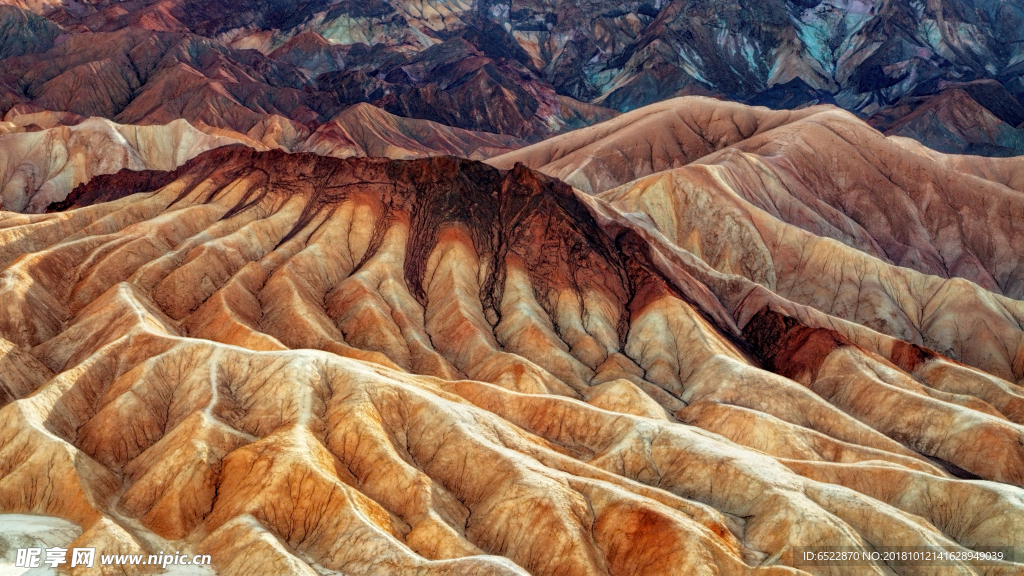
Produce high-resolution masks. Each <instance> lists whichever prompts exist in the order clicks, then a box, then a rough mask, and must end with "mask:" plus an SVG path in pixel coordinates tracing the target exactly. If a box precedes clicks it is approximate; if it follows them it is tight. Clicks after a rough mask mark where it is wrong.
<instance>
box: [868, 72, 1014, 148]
mask: <svg viewBox="0 0 1024 576" xmlns="http://www.w3.org/2000/svg"><path fill="white" fill-rule="evenodd" d="M867 121H868V123H870V124H871V125H872V126H874V127H876V128H878V129H879V130H881V131H882V132H885V133H886V134H887V135H890V136H904V137H907V138H913V139H915V140H917V141H918V142H921V143H922V144H924V145H925V146H928V147H929V148H932V149H934V150H938V151H939V152H946V153H953V154H974V155H982V156H1018V155H1020V154H1024V106H1022V105H1021V104H1020V103H1019V102H1018V101H1017V100H1015V99H1014V98H1013V97H1012V96H1011V95H1010V94H1009V92H1007V91H1006V89H1005V88H1003V86H1002V85H1000V84H999V83H997V82H994V81H979V82H972V83H966V84H953V85H950V86H948V87H947V88H945V89H944V90H943V91H942V92H940V93H939V94H936V95H931V96H922V97H909V98H904V99H902V100H900V102H899V103H898V104H896V105H894V106H893V107H891V108H888V109H886V110H883V111H881V112H878V113H876V114H874V115H872V116H871V117H870V118H868V120H867Z"/></svg>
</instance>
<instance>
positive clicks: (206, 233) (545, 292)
mask: <svg viewBox="0 0 1024 576" xmlns="http://www.w3.org/2000/svg"><path fill="white" fill-rule="evenodd" d="M705 169H707V168H705ZM643 183H644V181H643V180H641V181H639V182H638V183H636V184H635V185H634V191H633V192H632V193H630V194H626V192H617V193H616V194H619V195H620V196H621V198H617V199H616V201H618V202H622V203H623V204H622V205H629V203H630V202H639V200H637V199H643V198H645V197H648V195H649V194H652V193H653V192H651V191H650V190H651V188H650V187H647V188H646V189H641V188H638V187H639V186H641V185H642V184H643ZM686 194H690V196H687V195H686ZM691 196H693V195H692V194H691V193H690V192H688V191H687V190H685V189H682V190H681V191H680V192H678V193H677V195H676V196H674V198H675V201H676V202H681V201H683V200H685V201H686V202H688V205H690V206H691V207H695V208H693V209H694V210H698V211H699V210H702V209H703V208H702V206H704V204H702V203H701V202H702V201H701V200H700V198H697V197H692V198H691ZM678 205H679V204H671V205H669V206H668V207H667V208H666V209H665V210H663V211H661V212H660V213H662V214H664V215H665V216H664V217H665V218H678V215H679V214H680V212H679V211H678V210H676V209H674V207H675V206H678ZM735 206H739V204H731V205H722V206H721V207H720V208H718V209H717V210H718V213H721V214H722V215H723V216H722V218H720V220H719V222H721V221H723V220H724V221H728V219H729V218H735V219H736V220H740V219H743V218H746V219H747V220H748V221H747V222H746V224H743V225H744V226H746V228H745V229H746V230H748V231H749V230H753V229H756V230H758V231H761V230H764V231H765V232H764V234H765V236H764V238H767V237H768V235H767V230H768V229H767V228H759V227H758V226H763V223H762V222H761V221H760V220H758V219H757V218H755V217H754V216H752V215H751V214H752V212H753V209H747V210H748V211H747V213H746V214H745V215H744V214H743V213H742V212H739V211H735V212H729V211H732V210H739V208H734V207H735ZM62 208H65V210H64V211H60V212H54V213H51V214H46V215H20V214H13V213H9V212H4V213H0V215H2V218H0V270H2V272H0V307H2V308H0V338H3V340H0V343H3V346H4V347H3V348H0V350H5V351H6V352H4V353H3V354H4V355H3V356H0V358H2V360H0V362H6V364H5V366H7V365H9V367H10V368H6V367H5V368H4V370H3V371H2V372H0V374H2V375H3V376H0V378H5V379H6V378H7V376H6V375H7V374H8V373H11V372H13V373H15V374H23V375H24V376H22V377H21V379H19V380H17V381H15V382H14V383H13V384H12V385H8V386H7V387H6V388H5V393H6V394H7V396H8V397H5V398H4V399H3V402H4V403H5V405H4V406H3V408H0V462H3V463H4V464H3V468H0V511H3V512H7V513H23V512H34V513H40V514H48V515H51V516H58V517H61V518H64V519H67V520H70V521H72V522H74V523H76V524H78V525H80V526H81V527H82V528H83V529H84V532H83V533H82V534H81V536H79V537H78V538H77V539H76V540H75V542H74V543H73V545H76V546H83V545H84V546H91V545H96V546H99V547H113V546H114V543H116V545H117V546H118V547H120V548H121V549H125V550H129V549H130V550H138V551H139V552H138V553H142V552H145V551H147V550H153V549H154V547H156V546H158V545H160V543H163V542H167V541H171V542H173V543H174V545H175V546H177V547H178V548H179V549H194V550H197V551H199V552H201V553H206V554H211V555H212V556H213V558H214V562H215V566H214V567H215V568H216V569H217V570H218V571H219V572H221V573H224V574H246V573H251V572H252V571H253V570H255V569H257V568H256V567H259V569H260V570H272V571H275V572H289V573H305V574H313V573H315V571H314V567H316V568H317V569H320V570H322V569H324V568H326V569H329V570H335V571H340V572H344V573H351V574H359V573H367V574H368V573H380V572H382V571H387V572H391V573H431V574H433V573H446V574H454V573H458V574H495V573H498V574H525V573H530V574H641V573H678V574H695V573H724V574H747V573H764V574H794V573H800V570H803V571H807V572H810V573H821V574H827V573H838V572H837V570H835V569H832V568H829V567H811V566H797V564H798V560H799V559H798V557H797V555H796V549H797V548H798V547H800V546H812V545H813V546H849V547H854V548H859V549H870V548H873V547H878V546H883V545H884V546H894V545H896V546H925V545H939V546H949V547H952V548H954V549H958V548H978V547H982V546H1015V547H1020V546H1021V545H1024V531H1022V528H1021V526H1022V523H1021V522H1020V519H1021V518H1022V517H1024V492H1022V490H1021V488H1020V486H1022V485H1024V448H1022V446H1024V444H1022V442H1021V438H1022V432H1024V428H1022V425H1024V422H1022V420H1024V409H1022V402H1024V396H1022V395H1021V393H1020V388H1019V386H1018V385H1017V384H1015V383H1013V382H1011V381H1008V380H1007V378H1013V377H1014V374H1015V373H1014V370H1016V368H1011V369H1009V371H1008V372H1007V371H1006V370H1004V367H1003V366H1002V365H1001V364H999V363H998V362H995V361H994V360H993V361H992V362H988V359H990V358H994V359H998V358H1001V357H1002V356H1000V354H1002V351H1004V350H1010V349H1009V348H1007V347H1005V346H1004V347H1002V348H1000V344H1004V345H1005V344H1006V343H1008V342H1009V341H1010V340H1009V339H1004V340H1002V341H993V340H985V339H984V338H983V337H982V336H983V333H982V331H981V330H982V326H984V325H988V326H989V327H990V330H994V331H995V330H998V334H1000V335H1004V336H1006V337H1007V338H1010V337H1011V336H1015V337H1016V338H1017V339H1018V340H1017V341H1018V342H1019V340H1020V338H1021V337H1022V332H1021V329H1020V325H1019V323H1018V324H1016V328H1014V326H1013V323H1012V322H1010V320H1009V318H1006V319H1004V321H1003V322H1002V323H1001V324H998V325H996V324H993V322H995V321H996V319H995V317H994V316H993V315H990V314H988V312H987V311H986V310H985V309H983V308H982V307H981V305H982V304H991V303H992V302H996V301H998V302H1000V303H1001V305H1002V306H1004V311H1006V312H1007V313H1010V314H1012V313H1013V310H1017V309H1016V308H1013V305H1011V304H1009V303H1008V302H1009V301H1008V299H1000V298H999V297H997V296H995V295H992V294H989V293H986V292H984V290H982V289H981V288H979V287H977V286H974V294H975V296H976V297H977V302H979V304H977V305H975V304H974V303H969V305H961V306H960V307H959V308H958V309H957V311H956V320H957V321H958V322H959V324H958V325H959V326H961V327H962V328H961V330H962V331H961V332H959V333H958V337H960V338H961V340H960V341H959V342H961V344H962V346H964V347H965V348H964V349H967V348H968V347H969V348H970V349H972V350H982V349H983V348H982V346H983V345H987V346H988V348H985V350H988V351H989V355H987V356H986V355H982V356H979V357H974V356H968V355H966V354H965V355H962V356H961V357H960V362H955V361H953V360H950V359H948V358H947V357H944V356H942V355H941V354H939V353H937V352H934V351H932V350H930V349H928V348H926V347H923V346H921V345H919V343H915V342H913V341H911V342H905V341H901V340H898V339H896V338H893V337H891V336H887V335H885V334H883V333H881V332H878V331H875V330H872V329H871V326H873V325H874V323H873V322H871V321H868V320H866V319H865V318H863V317H860V316H857V315H853V317H851V318H849V319H848V320H844V319H843V318H844V317H845V316H848V314H845V313H844V312H843V310H840V309H838V305H837V309H835V310H832V311H831V312H830V313H831V314H833V315H828V314H826V313H825V312H823V311H822V310H821V309H815V308H812V307H811V306H813V305H815V304H816V303H817V301H815V302H811V303H810V304H811V306H808V305H803V304H801V302H800V299H799V298H798V296H799V295H800V294H799V293H800V290H798V289H797V287H796V286H793V287H789V285H788V284H785V285H784V283H783V282H779V281H776V282H775V283H774V284H771V285H770V286H766V283H764V282H762V283H760V284H758V283H755V282H753V281H751V280H749V279H747V278H745V277H743V275H740V274H735V273H732V272H734V271H735V269H734V268H730V267H729V266H725V265H723V264H722V262H724V261H726V260H728V258H727V257H726V256H725V251H726V250H736V249H737V242H739V241H746V240H747V238H746V237H739V236H737V233H736V232H735V231H736V230H740V229H741V228H742V226H741V224H740V223H737V224H736V226H737V228H723V229H721V231H720V233H718V235H717V236H714V235H712V234H710V233H707V232H706V231H705V230H704V229H703V228H700V227H697V228H696V229H697V230H698V232H699V233H700V234H704V236H702V238H703V239H706V240H705V241H704V244H702V246H710V244H708V242H709V241H711V240H714V241H716V242H720V246H721V250H720V251H719V252H718V256H719V257H717V258H714V257H711V253H712V250H711V248H710V247H708V248H703V247H702V251H696V250H694V251H693V252H692V253H691V252H687V251H685V250H683V249H682V248H681V247H680V246H688V245H687V243H686V242H687V240H686V238H688V237H687V236H685V235H683V234H681V232H685V228H684V227H683V226H682V225H681V224H677V225H676V226H675V227H669V226H668V225H666V224H665V223H664V222H659V226H658V227H655V226H654V225H652V223H651V219H652V218H655V217H656V216H657V214H656V213H654V212H653V211H652V213H651V215H650V216H642V215H639V214H626V213H624V212H622V211H620V210H619V209H618V208H616V207H615V206H613V205H612V204H611V203H609V202H607V201H606V200H603V199H601V198H595V197H591V196H587V195H585V194H582V193H580V192H577V191H574V190H573V189H571V188H570V187H569V186H567V185H565V184H563V183H560V182H558V181H556V180H553V179H551V178H549V177H546V176H543V175H541V174H539V173H537V172H533V171H531V170H529V169H527V168H526V167H524V166H522V165H516V166H513V167H512V169H511V170H507V171H502V170H498V169H495V168H493V167H490V166H487V165H484V164H480V163H476V162H471V161H468V160H457V159H454V158H431V159H425V160H414V161H404V162H403V161H393V160H374V159H346V160H341V159H334V158H324V157H317V156H314V155H310V154H297V155H288V154H284V153H281V152H262V153H261V152H256V151H253V150H251V149H248V148H244V147H226V148H219V149H216V150H213V151H210V152H207V153H205V154H203V155H201V156H199V157H197V158H196V159H194V160H192V161H191V162H189V163H187V164H186V165H184V166H183V167H181V168H179V169H178V170H177V171H175V172H173V173H153V172H151V173H129V172H122V173H119V174H116V175H111V176H101V177H98V178H95V179H93V180H92V181H91V182H90V183H89V184H88V185H86V186H82V187H79V188H78V189H77V190H76V191H75V193H74V194H73V195H72V196H71V197H69V198H68V200H67V202H66V203H65V205H64V206H63V207H62ZM727 212H728V214H727ZM698 213H700V212H698ZM714 214H716V211H715V210H714V209H709V210H708V211H706V212H703V215H704V216H709V215H714ZM709 225H710V224H709ZM780 226H782V227H783V228H785V230H786V231H787V232H786V234H787V235H795V234H797V233H798V232H799V230H798V229H797V228H795V227H792V226H788V227H787V226H785V225H782V224H780ZM751 227H753V228H751ZM780 230H781V229H780ZM804 245H805V246H806V253H805V254H804V256H805V257H804V258H803V260H802V261H806V262H811V261H813V259H814V258H816V257H820V258H824V259H830V261H831V262H833V263H848V264H844V266H843V269H844V270H848V271H850V273H851V274H854V275H857V274H861V273H864V272H865V271H866V270H868V268H869V267H870V266H874V267H875V268H876V269H877V270H879V272H877V274H879V278H881V274H883V273H891V272H882V271H883V270H889V269H890V268H892V267H891V266H888V265H887V264H885V263H883V262H882V261H881V260H877V259H872V258H871V257H869V256H867V255H864V254H863V253H862V252H859V251H857V250H855V249H853V248H849V247H845V246H841V245H840V244H839V243H837V242H833V241H828V240H820V242H819V244H815V243H813V242H811V241H807V242H805V243H804ZM822 246H824V247H825V248H822ZM773 249H774V250H775V251H774V252H771V251H766V252H765V254H772V255H773V256H778V255H780V254H781V253H785V252H789V251H791V250H792V249H793V248H792V245H791V244H788V243H787V242H786V241H784V238H783V239H780V240H779V241H778V242H777V243H776V245H773ZM695 254H696V256H695ZM698 256H700V257H698ZM858 257H859V258H862V260H857V259H856V258H858ZM701 258H703V259H701ZM748 261H749V260H744V262H748ZM737 262H738V261H737ZM871 263H874V264H871ZM887 266H888V268H887ZM739 268H740V269H743V267H742V266H740V267H739ZM826 269H830V268H828V267H826ZM805 272H806V275H805V276H801V278H800V279H801V280H802V281H803V285H804V286H806V290H807V291H809V292H812V293H813V292H816V291H823V290H826V289H827V288H828V286H832V287H833V288H836V289H843V287H844V286H845V284H844V283H843V282H838V281H837V282H836V283H833V284H829V282H832V281H833V279H832V277H830V276H829V275H827V274H820V273H813V274H812V272H811V271H809V270H805ZM776 274H777V278H784V276H783V271H780V270H776ZM814 274H817V275H816V276H815V275H814ZM906 274H908V275H907V276H906V279H907V283H908V289H907V291H906V292H905V293H903V294H901V298H903V299H904V301H905V302H913V300H912V299H913V298H914V297H916V296H918V295H920V294H931V295H932V296H934V295H935V294H936V292H935V291H938V292H941V291H943V290H946V291H949V290H961V289H965V287H967V286H969V285H970V283H969V282H967V281H965V280H943V279H928V280H927V282H933V283H934V285H929V286H928V287H924V286H923V284H922V285H921V286H918V285H916V284H913V282H919V283H924V282H925V280H920V279H918V277H921V278H924V277H923V276H922V275H917V276H913V273H910V272H909V271H908V272H907V273H906ZM863 278H866V276H865V277H863ZM812 279H813V280H812ZM790 280H795V279H790ZM885 284H886V285H889V284H891V282H889V281H888V280H885ZM768 288H771V289H773V290H775V292H772V291H771V290H769V289H768ZM786 297H790V298H793V299H786ZM844 298H845V299H842V302H844V303H845V304H844V305H845V306H847V307H849V306H856V307H863V308H864V309H867V310H870V311H872V312H873V313H875V314H882V313H884V312H886V311H888V312H889V314H890V315H895V314H897V311H898V310H900V308H899V306H898V305H897V304H896V303H894V302H891V301H887V300H884V299H879V298H876V297H875V296H874V295H873V293H871V292H870V291H866V292H863V293H861V294H858V295H856V296H853V295H850V296H849V297H848V298H847V297H846V296H845V293H844ZM840 300H841V299H839V298H836V299H835V301H836V302H839V301H840ZM932 300H935V301H936V302H938V301H939V300H937V299H936V298H932ZM961 302H962V300H961ZM972 302H973V301H972ZM1018 304H1019V302H1018ZM927 306H930V304H926V307H927ZM949 310H950V309H949V308H946V309H945V311H946V312H949ZM949 313H952V312H949ZM844 314H845V315H844ZM858 322H862V323H858ZM1018 322H1019V320H1018ZM939 324H940V323H939V322H931V323H930V325H931V326H932V329H933V331H932V332H930V333H938V331H939ZM969 327H973V329H974V330H975V331H974V332H973V333H968V332H967V329H968V328H969ZM992 333H996V332H992ZM1019 357H1020V354H1019V348H1018V358H1019ZM40 365H42V366H45V368H43V367H41V366H40ZM38 374H42V376H41V377H40V376H38ZM33 375H37V376H35V377H33ZM1016 378H1018V379H1019V374H1017V375H1016ZM5 384H6V382H5ZM978 478H980V479H984V480H986V481H978V480H976V479H978ZM925 495H926V496H925ZM268 567H269V568H268ZM929 569H930V570H932V571H931V572H930V573H950V574H953V573H957V574H962V573H979V574H1011V573H1016V572H1019V571H1020V570H1021V566H1020V565H1018V564H1010V563H1003V564H1000V565H996V566H980V565H972V564H970V563H963V564H959V565H954V566H946V567H941V568H939V570H938V571H935V570H933V569H932V568H929ZM840 570H841V571H842V573H846V574H850V573H857V574H885V573H889V570H890V569H889V567H887V566H884V565H877V566H858V567H849V566H847V567H843V568H841V569H840Z"/></svg>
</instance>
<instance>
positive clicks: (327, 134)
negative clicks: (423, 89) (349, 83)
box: [292, 104, 526, 160]
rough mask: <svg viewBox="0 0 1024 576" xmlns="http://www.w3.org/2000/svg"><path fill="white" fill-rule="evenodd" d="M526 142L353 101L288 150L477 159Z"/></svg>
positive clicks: (396, 157)
mask: <svg viewBox="0 0 1024 576" xmlns="http://www.w3.org/2000/svg"><path fill="white" fill-rule="evenodd" d="M525 144H526V142H524V141H522V140H519V139H517V138H513V137H511V136H502V135H499V134H491V133H488V132H473V131H471V130H460V129H458V128H452V127H450V126H446V125H444V124H439V123H437V122H430V121H428V120H417V119H414V118H402V117H400V116H395V115H393V114H388V113H387V112H385V111H383V110H381V109H380V108H377V107H376V106H371V105H370V104H356V105H355V106H352V107H351V108H348V109H346V110H345V111H344V112H342V113H341V114H339V115H338V116H336V117H335V118H333V119H332V120H331V121H330V122H327V123H325V124H323V125H321V126H320V127H319V128H317V129H316V131H315V132H314V133H313V134H312V135H311V136H310V137H309V138H308V139H306V140H305V141H304V142H302V143H301V145H298V146H293V147H292V149H293V150H295V151H297V152H313V153H316V154H320V155H322V156H333V157H335V158H348V157H350V156H369V157H376V158H394V159H410V158H424V157H427V156H435V155H439V154H440V155H449V156H460V157H462V158H472V159H475V160H480V159H483V158H489V157H491V156H497V155H499V154H501V153H504V152H508V151H510V150H515V149H517V148H521V147H522V146H524V145H525Z"/></svg>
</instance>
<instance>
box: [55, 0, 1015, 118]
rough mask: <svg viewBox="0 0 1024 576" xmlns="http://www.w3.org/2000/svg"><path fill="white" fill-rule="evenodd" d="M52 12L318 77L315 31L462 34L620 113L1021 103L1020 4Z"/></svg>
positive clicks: (395, 4)
mask: <svg viewBox="0 0 1024 576" xmlns="http://www.w3.org/2000/svg"><path fill="white" fill-rule="evenodd" d="M47 8H48V7H42V6H41V7H38V10H39V11H40V12H41V13H46V10H47ZM52 14H53V13H52ZM55 14H59V15H60V19H61V20H62V21H65V22H66V23H68V24H71V23H74V25H76V26H80V27H84V28H87V29H89V30H93V31H100V30H116V29H121V28H124V27H126V26H136V27H147V28H151V29H155V30H175V31H184V30H190V31H192V32H194V33H197V34H200V35H205V36H208V37H217V38H220V39H223V40H224V41H225V42H228V43H230V44H231V45H233V46H235V47H240V48H255V49H258V50H260V51H262V52H264V53H270V52H271V51H273V50H275V49H278V48H281V47H282V46H283V45H287V44H289V43H291V42H292V41H293V40H295V39H299V41H298V42H297V44H298V45H297V46H291V47H289V48H288V49H287V50H286V51H285V52H286V53H287V54H290V55H291V56H289V58H291V59H292V61H293V63H296V65H299V64H298V63H297V62H295V61H294V56H296V55H303V54H307V55H309V56H310V60H309V65H308V66H305V67H306V68H307V69H310V70H326V69H328V68H330V66H331V65H332V62H336V59H334V58H332V57H331V55H330V54H328V52H330V50H327V51H325V50H324V49H322V48H323V47H317V46H315V44H316V42H311V40H313V39H314V37H313V36H309V35H310V34H315V35H318V36H321V37H322V38H325V39H327V40H329V41H330V42H333V43H337V44H344V45H354V44H358V43H364V44H378V45H387V46H390V47H393V48H394V49H395V51H396V53H403V54H413V53H418V52H421V51H423V50H425V49H428V48H430V47H431V46H433V45H436V44H440V43H443V42H445V41H448V40H451V39H452V38H453V37H461V38H462V39H464V40H465V41H468V42H469V43H471V44H473V45H474V46H475V47H476V48H477V49H479V50H481V51H483V52H486V53H487V54H488V55H489V56H491V57H502V58H505V59H507V60H508V61H510V62H515V63H517V64H519V65H522V66H524V67H527V68H528V69H530V70H531V71H533V72H534V73H536V76H537V78H538V79H542V80H543V81H545V83H547V84H549V85H550V86H552V87H553V88H554V89H555V90H556V91H557V92H558V93H559V94H562V95H565V96H571V97H573V98H576V99H579V100H585V101H593V102H595V103H598V104H602V105H605V106H609V107H611V108H615V109H618V110H623V111H627V110H631V109H634V108H637V107H640V106H643V105H646V104H650V103H653V102H656V101H659V100H663V99H667V98H671V97H675V96H680V95H687V94H719V95H724V96H728V97H730V98H735V99H740V100H745V101H758V102H762V103H764V102H767V101H776V102H788V105H790V106H796V105H800V104H807V103H820V102H831V101H835V102H837V103H839V104H840V105H842V106H844V107H845V108H847V109H850V110H854V111H856V112H858V113H865V114H870V113H873V112H874V111H876V110H878V109H879V108H884V107H887V106H889V105H891V104H894V103H895V102H897V101H898V100H899V99H901V98H902V97H904V96H908V95H911V94H914V93H917V94H918V95H921V94H925V93H930V92H932V91H934V90H935V89H936V86H937V85H938V84H939V83H940V82H942V81H971V80H975V79H978V78H990V79H998V80H999V81H1001V82H1004V83H1005V84H1006V86H1007V87H1008V88H1009V89H1010V91H1011V92H1013V93H1014V94H1016V95H1018V96H1020V95H1021V94H1024V84H1022V83H1021V82H1022V80H1021V78H1022V76H1021V67H1020V61H1021V48H1020V46H1021V44H1020V43H1021V41H1022V40H1024V36H1022V32H1021V30H1022V29H1024V28H1022V26H1021V24H1022V23H1024V10H1022V7H1021V6H1020V4H1019V3H1018V2H1014V1H1012V0H944V1H942V2H919V3H908V2H902V1H894V0H866V1H863V2H861V1H857V2H852V1H834V2H833V1H829V2H820V1H818V2H815V1H810V0H767V1H766V0H758V1H753V0H728V1H723V0H700V1H684V0H673V1H661V0H658V1H644V2H640V1H631V2H611V1H610V0H585V1H582V2H567V1H562V0H554V1H552V0H544V1H538V0H527V1H524V2H516V3H515V4H514V5H513V4H510V3H507V2H496V1H490V0H488V1H485V2H462V1H452V0H430V1H426V2H408V1H405V0H388V1H385V0H374V1H372V2H349V1H333V0H317V1H313V2H304V3H301V4H299V5H295V4H294V3H289V2H266V3H260V4H259V5H257V6H250V5H243V4H240V3H239V2H237V1H236V0H214V1H198V0H138V1H135V2H112V1H100V2H96V3H91V4H88V5H76V6H74V7H72V6H68V9H65V10H61V11H59V12H56V13H55ZM293 48H298V50H297V51H293V50H292V49H293ZM324 66H326V67H324Z"/></svg>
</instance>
